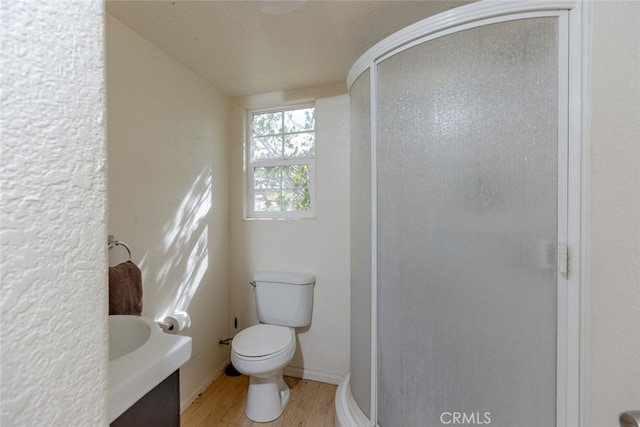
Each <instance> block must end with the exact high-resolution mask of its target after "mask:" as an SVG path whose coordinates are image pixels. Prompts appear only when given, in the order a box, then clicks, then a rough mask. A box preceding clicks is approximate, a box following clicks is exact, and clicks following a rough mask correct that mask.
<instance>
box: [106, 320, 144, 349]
mask: <svg viewBox="0 0 640 427" xmlns="http://www.w3.org/2000/svg"><path fill="white" fill-rule="evenodd" d="M149 336H151V327H150V326H149V325H148V324H147V322H146V321H145V319H144V318H142V317H139V316H109V360H113V359H117V358H119V357H122V356H124V355H125V354H129V353H131V352H132V351H134V350H135V349H137V348H139V347H141V346H142V345H144V344H145V343H146V342H147V340H148V339H149Z"/></svg>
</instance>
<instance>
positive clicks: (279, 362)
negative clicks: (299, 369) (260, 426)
mask: <svg viewBox="0 0 640 427" xmlns="http://www.w3.org/2000/svg"><path fill="white" fill-rule="evenodd" d="M295 350H296V336H295V331H294V329H293V328H290V327H287V326H277V325H265V324H260V325H255V326H251V327H249V328H247V329H245V330H243V331H241V332H240V333H238V335H236V336H235V337H234V339H233V341H232V343H231V363H232V364H233V366H234V367H235V368H236V369H237V370H238V372H240V373H242V374H245V375H248V376H250V380H249V391H248V394H247V408H246V410H245V413H246V415H247V417H248V418H250V419H251V420H253V421H256V422H269V421H273V420H275V419H276V418H278V417H279V416H280V415H281V414H282V411H284V408H285V407H286V406H287V403H288V402H289V397H290V392H289V387H288V386H287V385H286V384H285V382H284V379H283V377H282V370H283V368H284V367H285V366H287V365H288V364H289V362H291V360H292V359H293V355H294V353H295Z"/></svg>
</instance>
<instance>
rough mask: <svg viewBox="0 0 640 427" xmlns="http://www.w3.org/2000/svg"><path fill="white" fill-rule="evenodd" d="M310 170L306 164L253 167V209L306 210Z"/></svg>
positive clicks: (308, 196) (309, 193)
mask: <svg viewBox="0 0 640 427" xmlns="http://www.w3.org/2000/svg"><path fill="white" fill-rule="evenodd" d="M310 173H311V168H310V166H309V165H287V166H268V167H256V168H254V177H255V178H254V206H255V211H256V212H267V211H280V212H288V211H308V210H310V209H311V190H310Z"/></svg>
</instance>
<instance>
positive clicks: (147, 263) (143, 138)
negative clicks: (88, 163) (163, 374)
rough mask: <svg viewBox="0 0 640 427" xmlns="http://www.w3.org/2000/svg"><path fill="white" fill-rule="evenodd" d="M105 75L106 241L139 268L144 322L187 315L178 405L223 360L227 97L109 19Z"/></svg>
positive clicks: (116, 257) (115, 254)
mask: <svg viewBox="0 0 640 427" xmlns="http://www.w3.org/2000/svg"><path fill="white" fill-rule="evenodd" d="M106 76H107V95H108V96H107V101H108V103H107V112H108V117H107V119H108V120H107V123H108V126H107V136H108V154H109V174H108V176H109V181H108V184H109V197H108V199H109V234H113V235H115V237H116V239H119V240H122V241H124V242H126V243H127V244H128V245H129V247H130V248H131V250H132V252H133V261H134V262H135V263H136V264H137V265H139V266H140V268H141V270H142V278H143V284H144V286H143V288H144V290H143V293H144V309H143V315H145V316H148V317H151V318H156V319H160V318H163V317H164V316H165V314H167V313H170V312H172V311H173V310H185V311H187V312H188V313H189V314H190V315H191V319H192V326H191V328H190V329H189V330H187V331H186V332H185V333H184V335H188V336H191V337H193V355H192V358H191V360H190V361H189V362H188V363H187V364H185V365H184V366H183V367H182V369H181V371H180V375H181V378H180V380H181V381H180V392H181V398H182V406H183V408H184V406H185V405H186V404H188V403H190V402H191V401H192V400H193V399H194V398H195V397H197V394H198V392H200V391H202V390H203V389H204V388H205V387H206V386H207V385H208V384H209V383H210V382H211V381H212V380H213V379H214V377H215V376H217V375H218V374H219V373H220V372H221V369H223V368H224V366H225V364H226V361H227V360H228V357H229V348H228V347H225V346H221V345H219V344H218V341H219V340H220V339H223V338H226V337H227V333H228V327H229V325H228V322H229V308H228V306H229V280H228V264H229V257H228V242H229V231H228V170H227V141H226V133H227V110H228V107H227V100H226V98H225V97H224V96H223V95H222V94H221V93H220V92H219V91H217V90H216V89H214V88H212V87H211V86H209V85H207V83H205V82H204V81H203V80H201V79H200V78H199V77H197V76H196V75H194V74H193V73H192V72H190V71H189V70H187V69H185V68H184V67H183V66H182V65H180V64H178V63H177V62H176V61H174V60H173V59H172V58H170V57H169V56H167V55H166V54H165V53H164V52H162V51H160V50H159V49H158V48H156V47H155V46H153V45H152V44H150V43H149V42H148V41H146V40H145V39H143V38H141V37H140V36H139V35H137V34H136V33H134V32H133V31H131V30H130V29H129V28H128V27H126V26H125V25H124V24H122V23H121V22H120V21H118V20H116V19H115V18H113V17H112V16H110V15H107V74H106ZM110 252H111V253H110V261H111V264H112V265H113V264H114V263H116V262H117V261H121V260H122V259H123V256H124V255H126V251H125V250H124V249H122V248H118V247H116V248H114V249H112V250H111V251H110ZM125 258H126V257H125Z"/></svg>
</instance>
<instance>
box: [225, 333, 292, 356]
mask: <svg viewBox="0 0 640 427" xmlns="http://www.w3.org/2000/svg"><path fill="white" fill-rule="evenodd" d="M295 344H296V340H295V333H294V330H293V328H290V327H287V326H278V325H266V324H260V325H255V326H250V327H248V328H247V329H244V330H242V331H240V332H239V333H238V334H237V335H236V336H235V337H234V338H233V341H231V348H232V350H233V352H234V353H235V354H236V355H237V356H240V357H241V358H243V359H244V358H246V359H253V360H255V359H265V358H271V357H276V356H278V355H279V354H281V353H284V352H287V351H288V350H290V348H291V347H292V346H295Z"/></svg>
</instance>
